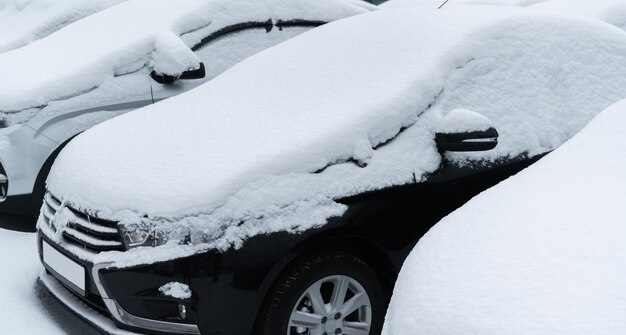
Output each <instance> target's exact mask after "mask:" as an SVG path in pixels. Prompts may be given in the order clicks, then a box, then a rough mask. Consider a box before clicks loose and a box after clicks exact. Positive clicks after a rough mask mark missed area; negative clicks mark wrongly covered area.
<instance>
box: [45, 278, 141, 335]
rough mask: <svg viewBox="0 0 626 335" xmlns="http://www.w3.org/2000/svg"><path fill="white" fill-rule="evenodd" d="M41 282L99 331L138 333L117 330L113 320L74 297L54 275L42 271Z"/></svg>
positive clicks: (120, 334)
mask: <svg viewBox="0 0 626 335" xmlns="http://www.w3.org/2000/svg"><path fill="white" fill-rule="evenodd" d="M39 282H40V283H41V284H42V285H43V286H44V287H45V288H46V289H47V290H48V291H49V292H50V294H52V296H54V297H55V298H56V299H57V300H58V301H59V302H61V303H62V304H63V305H65V306H66V307H67V308H69V309H70V310H72V312H74V313H76V314H77V315H78V316H80V317H81V318H82V319H84V320H85V321H86V322H88V323H89V324H91V325H93V326H94V327H96V328H98V330H100V331H102V332H105V333H107V334H111V335H133V334H137V333H133V332H129V331H126V330H122V329H119V328H117V326H116V325H115V323H114V322H113V320H111V319H109V318H107V317H105V316H104V315H102V314H100V313H99V312H97V311H96V310H94V309H92V308H91V307H89V306H87V305H86V304H85V303H84V302H82V301H81V300H80V299H79V298H77V297H76V296H74V295H73V294H72V293H70V291H68V290H67V289H66V288H65V287H63V285H61V284H60V283H59V282H58V281H57V280H56V279H55V278H54V277H53V276H52V275H49V274H47V273H46V271H45V270H42V271H41V273H40V274H39Z"/></svg>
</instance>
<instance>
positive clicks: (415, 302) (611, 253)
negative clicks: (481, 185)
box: [383, 100, 626, 335]
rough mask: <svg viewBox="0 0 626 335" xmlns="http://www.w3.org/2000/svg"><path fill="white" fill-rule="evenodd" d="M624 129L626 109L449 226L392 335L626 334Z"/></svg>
mask: <svg viewBox="0 0 626 335" xmlns="http://www.w3.org/2000/svg"><path fill="white" fill-rule="evenodd" d="M624 128H626V100H624V101H621V102H620V103H617V104H615V105H614V106H612V107H610V108H608V109H607V110H606V111H604V112H603V113H601V114H600V115H599V116H598V117H597V118H596V119H594V120H593V121H592V122H591V123H590V124H589V125H588V126H587V127H586V128H585V129H583V130H582V131H581V132H580V133H579V134H577V135H576V136H575V137H574V138H572V139H571V140H570V141H568V142H567V143H565V144H564V145H563V146H562V147H561V148H559V149H557V150H556V151H554V152H553V153H551V154H549V155H548V156H547V157H545V158H543V159H541V160H540V161H539V162H538V163H536V164H535V165H533V166H531V167H529V168H528V169H526V170H525V171H522V172H521V173H519V174H518V175H516V176H514V177H511V178H510V179H509V180H506V181H504V182H502V183H500V184H499V185H498V186H495V187H494V188H492V189H490V190H488V191H486V192H483V193H482V194H480V195H479V196H477V197H475V198H474V199H472V200H471V201H470V202H468V203H467V204H466V205H465V206H463V207H462V208H460V209H458V210H457V211H456V212H454V213H452V214H451V215H449V216H448V217H446V218H444V219H443V220H442V221H441V222H439V223H438V224H437V225H436V226H435V227H434V228H432V229H431V230H430V231H429V232H428V233H427V234H426V235H425V236H424V237H423V238H422V239H421V240H420V242H419V243H418V244H417V246H416V247H415V249H414V250H413V251H412V253H411V254H410V256H409V258H408V259H407V260H406V261H405V263H404V266H403V268H402V271H401V273H400V276H399V278H398V281H397V283H396V286H395V290H394V296H393V298H392V301H391V305H390V308H389V311H388V314H387V319H386V324H385V331H384V332H383V334H385V335H411V334H424V335H429V334H432V335H441V334H468V333H471V334H510V335H516V334H520V335H522V334H524V335H527V334H537V335H540V334H546V335H547V334H550V335H575V334H606V335H611V334H614V335H618V334H624V332H625V331H626V319H625V318H624V315H625V313H626V309H625V305H624V301H626V247H625V244H624V236H626V225H624V218H625V217H626V207H624V199H626V172H624V171H626V155H624V154H623V152H624V150H626V134H625V133H624V131H623V130H624Z"/></svg>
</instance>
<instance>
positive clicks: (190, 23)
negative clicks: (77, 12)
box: [0, 0, 375, 112]
mask: <svg viewBox="0 0 626 335" xmlns="http://www.w3.org/2000/svg"><path fill="white" fill-rule="evenodd" d="M374 8H375V6H372V5H369V4H367V3H365V2H363V1H361V0H318V1H309V0H263V1H258V0H178V1H170V0H130V1H126V2H123V3H120V4H118V5H117V6H113V7H110V8H108V9H106V10H103V11H100V12H98V13H96V14H93V15H91V16H88V17H86V18H84V19H82V20H79V21H77V22H74V23H72V24H70V25H68V26H66V27H64V28H63V29H61V30H59V31H57V32H55V33H53V34H51V35H49V36H47V37H46V38H43V39H41V40H38V41H36V42H34V43H31V44H29V45H26V46H24V47H22V48H19V49H15V50H12V51H9V52H5V53H2V54H0V73H2V75H3V80H2V81H1V82H0V111H4V112H12V111H21V110H24V109H28V108H32V107H37V106H43V105H46V104H48V103H49V102H50V101H52V100H59V99H64V98H67V97H70V96H73V95H76V94H79V93H84V92H86V91H89V90H92V89H94V88H96V87H98V86H100V85H101V84H102V83H103V82H104V81H105V80H106V79H107V78H109V77H111V76H114V75H119V74H123V73H128V72H133V71H135V70H138V69H140V68H142V67H143V66H145V65H148V64H151V62H152V61H153V51H155V50H156V49H158V48H159V47H160V46H163V45H168V46H172V45H174V46H176V47H177V48H178V49H176V50H174V52H175V53H176V54H185V51H184V50H181V49H184V48H182V47H181V44H182V43H175V42H172V41H173V40H174V39H176V38H178V36H181V35H183V34H185V35H187V36H183V37H184V41H185V43H187V45H188V46H191V45H194V44H195V43H196V42H198V41H199V39H200V38H201V37H202V36H200V35H198V34H194V32H197V31H198V30H202V31H203V32H204V33H210V32H213V31H218V30H219V29H221V28H224V27H226V26H229V25H232V24H237V23H242V22H250V21H255V22H258V21H259V20H262V21H265V20H268V19H270V18H272V19H276V20H277V19H278V18H280V19H283V20H291V19H312V20H322V21H333V20H336V19H339V18H343V17H346V16H350V15H355V14H360V13H364V12H367V11H369V10H372V9H374ZM138 18H140V19H138ZM172 35H174V36H172ZM205 36H206V34H205ZM188 54H189V52H187V55H188ZM156 55H157V57H159V56H160V53H159V52H157V53H156ZM185 59H186V60H187V61H188V57H186V58H185Z"/></svg>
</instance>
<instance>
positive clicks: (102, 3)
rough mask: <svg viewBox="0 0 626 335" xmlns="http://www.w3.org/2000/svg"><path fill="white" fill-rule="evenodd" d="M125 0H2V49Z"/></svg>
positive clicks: (25, 42)
mask: <svg viewBox="0 0 626 335" xmlns="http://www.w3.org/2000/svg"><path fill="white" fill-rule="evenodd" d="M122 1H124V0H95V1H75V0H27V1H24V0H4V1H2V2H0V52H5V51H9V50H13V49H16V48H19V47H22V46H24V45H26V44H29V43H32V42H33V41H36V40H38V39H40V38H43V37H46V36H48V35H50V34H52V33H53V32H55V31H57V30H59V29H61V28H63V27H64V26H66V25H68V24H70V23H72V22H75V21H78V20H80V19H82V18H84V17H86V16H89V15H91V14H93V13H96V12H98V11H101V10H103V9H106V8H108V7H111V6H114V5H116V4H118V3H120V2H122Z"/></svg>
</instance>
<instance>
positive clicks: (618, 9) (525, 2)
mask: <svg viewBox="0 0 626 335" xmlns="http://www.w3.org/2000/svg"><path fill="white" fill-rule="evenodd" d="M444 3H445V5H444ZM442 5H444V6H457V5H492V6H518V7H526V8H530V9H536V10H545V11H551V12H555V13H560V14H572V15H581V16H587V17H592V18H595V19H599V20H602V21H605V22H607V23H609V24H612V25H614V26H616V27H618V28H621V29H622V30H626V1H624V0H449V1H448V2H447V3H446V2H445V0H390V1H387V2H385V3H383V4H382V5H381V6H380V7H382V8H398V7H408V6H421V7H425V8H437V7H440V6H442Z"/></svg>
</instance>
